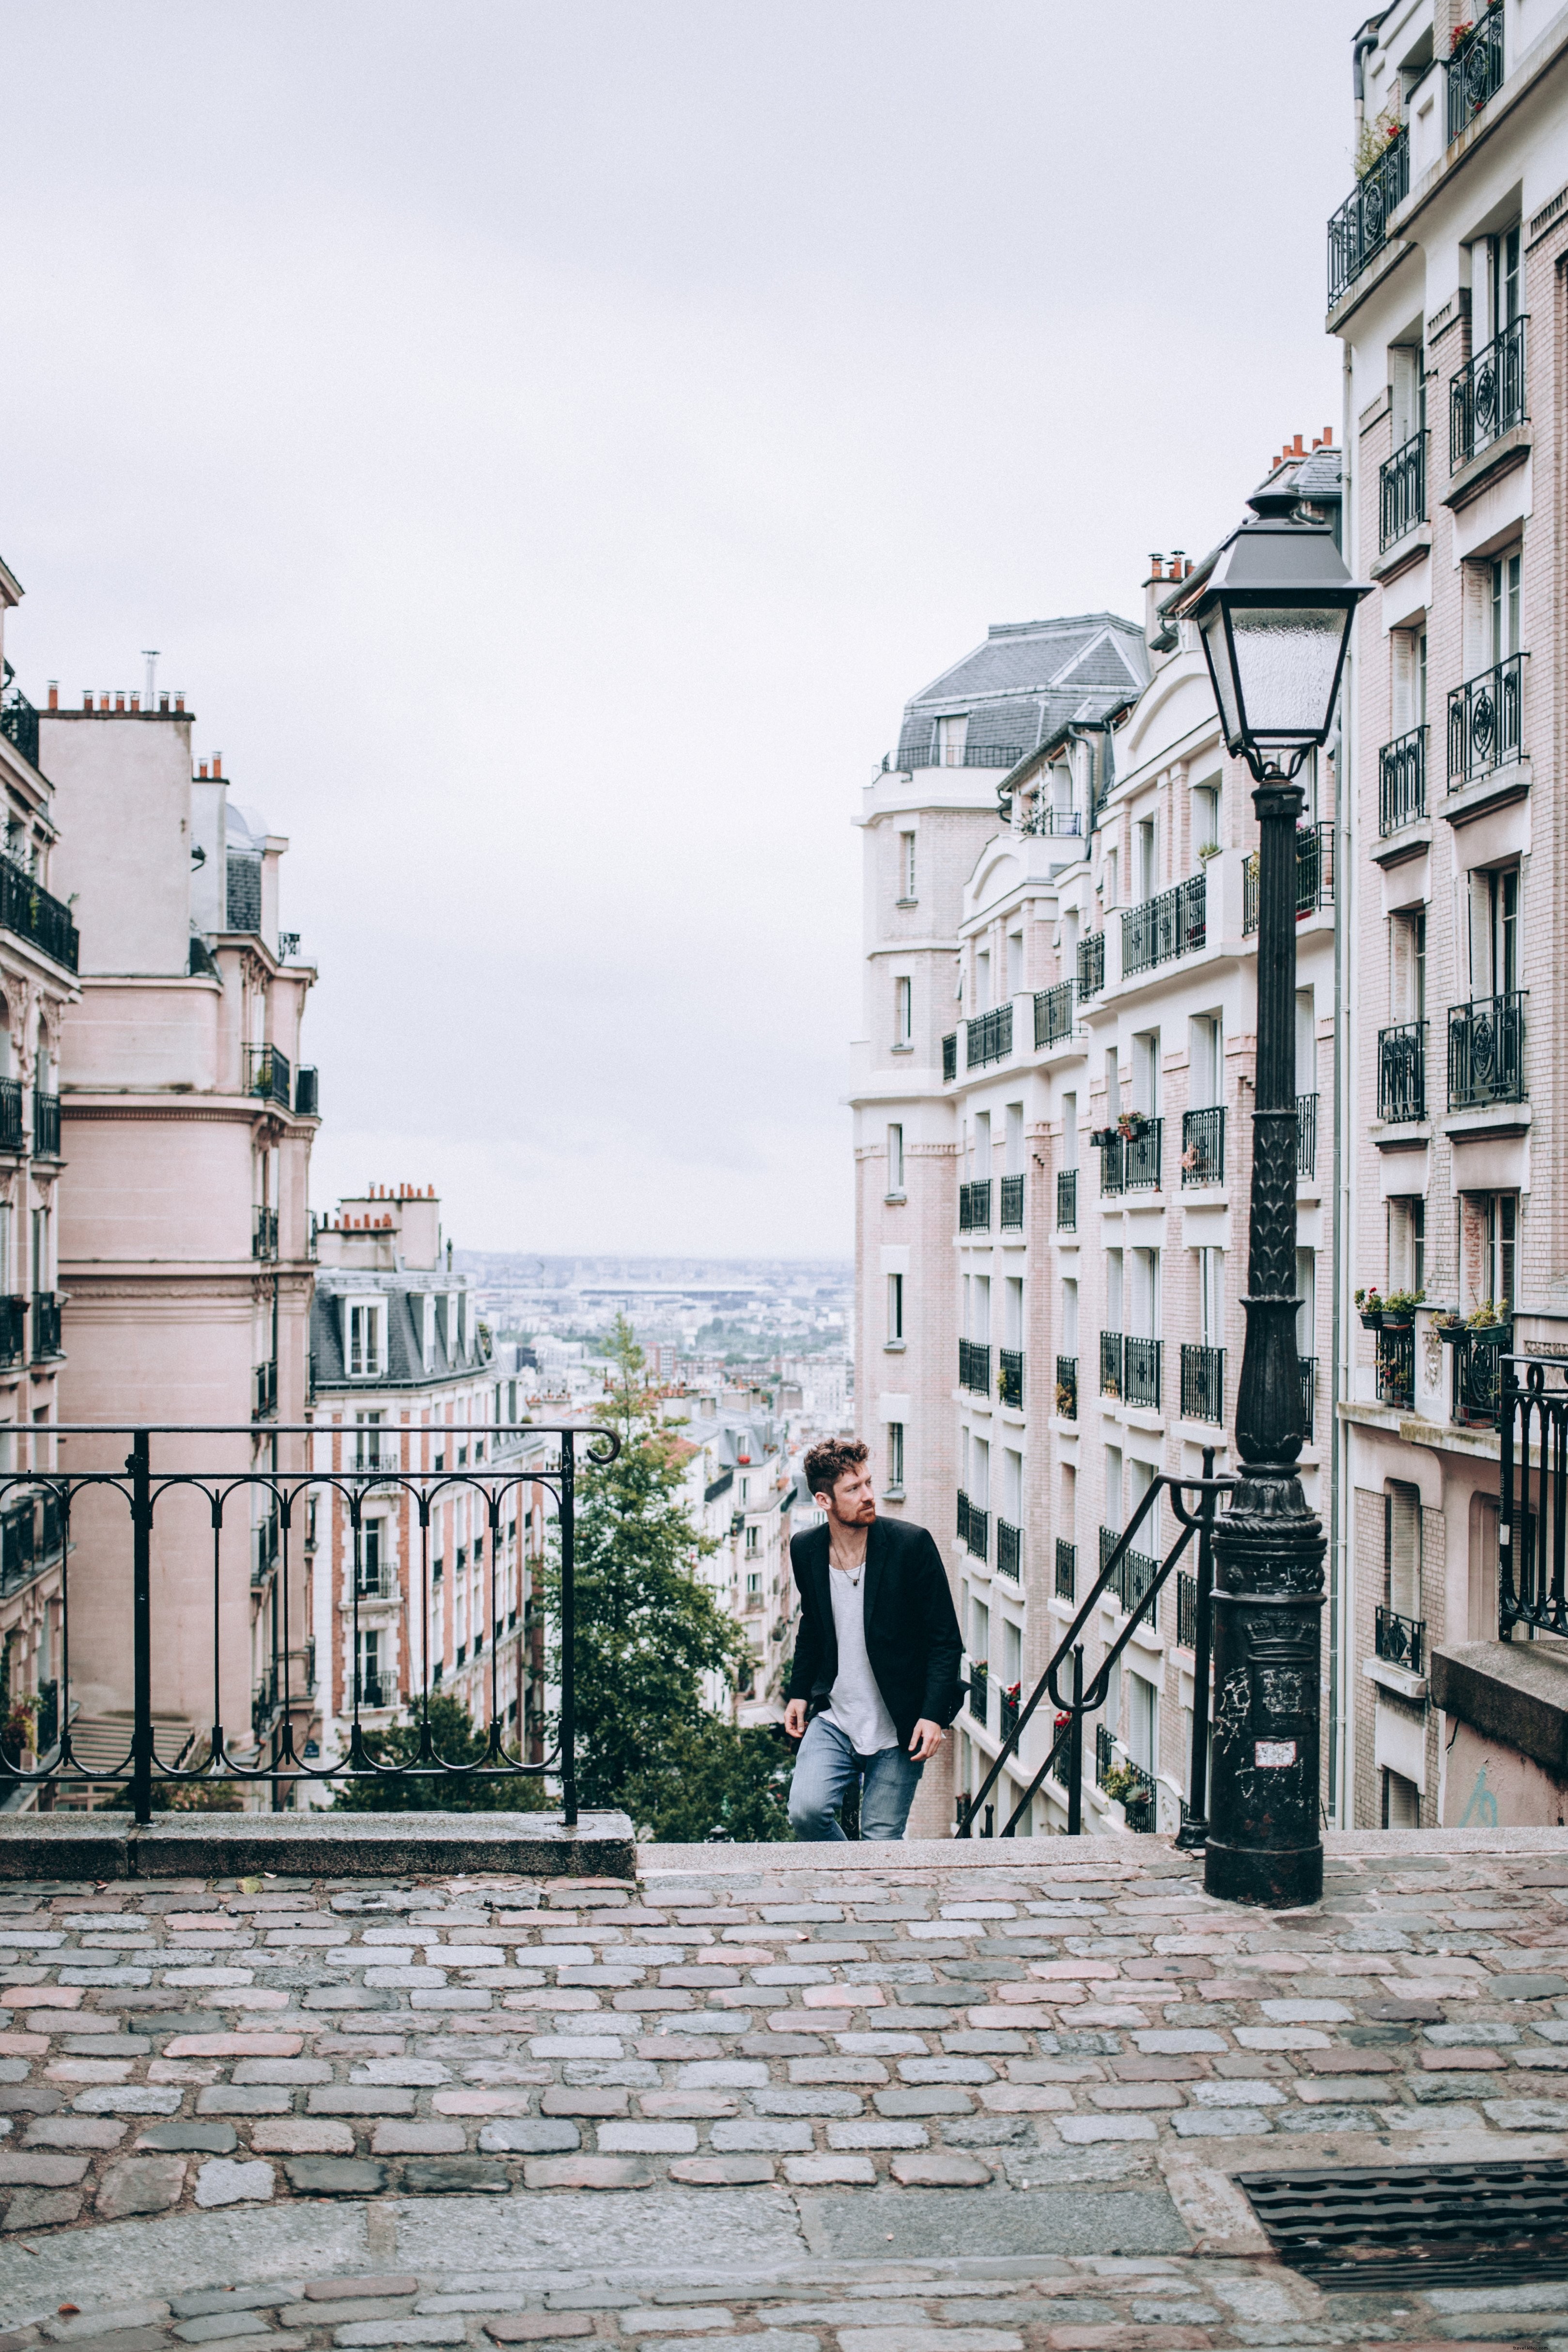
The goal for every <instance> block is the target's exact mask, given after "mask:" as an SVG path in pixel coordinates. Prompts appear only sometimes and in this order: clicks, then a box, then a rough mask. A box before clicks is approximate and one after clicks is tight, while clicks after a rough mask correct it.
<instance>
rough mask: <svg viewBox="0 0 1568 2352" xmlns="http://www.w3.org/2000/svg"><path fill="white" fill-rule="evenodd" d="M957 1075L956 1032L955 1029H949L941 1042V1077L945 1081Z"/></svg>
mask: <svg viewBox="0 0 1568 2352" xmlns="http://www.w3.org/2000/svg"><path fill="white" fill-rule="evenodd" d="M957 1075H958V1032H957V1031H956V1029H949V1031H948V1032H947V1034H946V1037H944V1038H943V1040H942V1076H943V1077H944V1078H945V1079H952V1078H956V1076H957Z"/></svg>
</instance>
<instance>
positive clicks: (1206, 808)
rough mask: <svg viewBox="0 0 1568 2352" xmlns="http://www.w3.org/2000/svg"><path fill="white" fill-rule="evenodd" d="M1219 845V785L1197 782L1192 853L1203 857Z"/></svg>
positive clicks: (1194, 790) (1193, 797)
mask: <svg viewBox="0 0 1568 2352" xmlns="http://www.w3.org/2000/svg"><path fill="white" fill-rule="evenodd" d="M1218 846H1219V786H1218V784H1195V785H1194V786H1193V788H1192V854H1193V856H1194V857H1195V858H1199V857H1202V856H1204V855H1205V853H1206V852H1207V851H1209V850H1215V849H1218Z"/></svg>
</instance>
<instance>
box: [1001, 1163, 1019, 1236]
mask: <svg viewBox="0 0 1568 2352" xmlns="http://www.w3.org/2000/svg"><path fill="white" fill-rule="evenodd" d="M1001 1192H1002V1200H1001V1217H1002V1231H1003V1233H1004V1234H1018V1233H1021V1232H1022V1231H1023V1178H1022V1177H1021V1176H1004V1177H1003V1178H1002V1185H1001Z"/></svg>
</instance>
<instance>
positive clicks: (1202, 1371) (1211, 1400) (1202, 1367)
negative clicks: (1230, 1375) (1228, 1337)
mask: <svg viewBox="0 0 1568 2352" xmlns="http://www.w3.org/2000/svg"><path fill="white" fill-rule="evenodd" d="M1181 1410H1182V1418H1183V1419H1184V1421H1216V1422H1220V1421H1223V1420H1224V1419H1225V1350H1224V1349H1223V1348H1203V1347H1197V1346H1195V1345H1194V1344H1193V1343H1192V1342H1191V1341H1190V1340H1185V1339H1184V1340H1183V1342H1182V1350H1181Z"/></svg>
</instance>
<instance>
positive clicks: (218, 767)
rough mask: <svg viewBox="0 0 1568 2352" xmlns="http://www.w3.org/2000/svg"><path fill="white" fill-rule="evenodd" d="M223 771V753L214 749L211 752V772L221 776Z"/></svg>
mask: <svg viewBox="0 0 1568 2352" xmlns="http://www.w3.org/2000/svg"><path fill="white" fill-rule="evenodd" d="M223 772H224V755H223V753H222V752H221V751H214V753H213V773H214V776H221V775H222V774H223Z"/></svg>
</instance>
